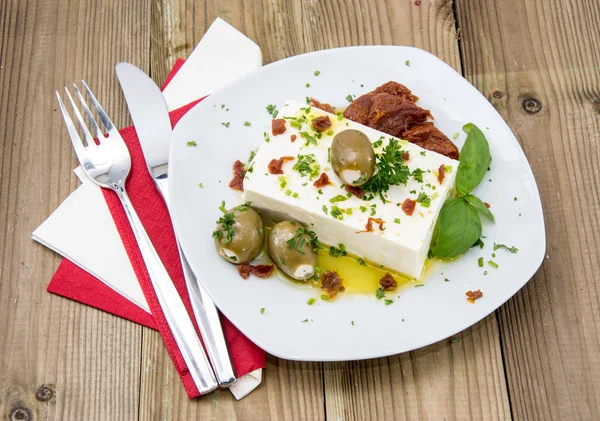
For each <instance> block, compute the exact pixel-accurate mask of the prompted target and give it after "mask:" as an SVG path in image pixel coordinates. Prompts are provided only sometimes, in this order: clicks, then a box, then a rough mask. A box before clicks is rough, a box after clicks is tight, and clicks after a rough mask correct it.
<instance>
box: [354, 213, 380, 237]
mask: <svg viewBox="0 0 600 421" xmlns="http://www.w3.org/2000/svg"><path fill="white" fill-rule="evenodd" d="M373 222H375V223H376V224H379V230H380V231H383V224H385V221H384V220H383V219H381V218H371V217H369V220H368V221H367V223H366V224H365V230H364V231H358V233H361V232H373V231H375V230H374V229H373ZM358 233H357V234H358Z"/></svg>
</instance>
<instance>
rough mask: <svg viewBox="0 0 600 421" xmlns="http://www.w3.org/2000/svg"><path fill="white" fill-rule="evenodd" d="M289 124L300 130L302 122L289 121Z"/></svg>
mask: <svg viewBox="0 0 600 421" xmlns="http://www.w3.org/2000/svg"><path fill="white" fill-rule="evenodd" d="M290 126H292V127H294V128H296V129H298V130H300V129H301V128H302V124H301V123H299V122H297V121H290Z"/></svg>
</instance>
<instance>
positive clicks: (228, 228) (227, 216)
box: [212, 201, 235, 244]
mask: <svg viewBox="0 0 600 421" xmlns="http://www.w3.org/2000/svg"><path fill="white" fill-rule="evenodd" d="M219 210H220V211H221V212H223V216H221V217H220V218H219V219H218V220H217V229H216V230H215V231H213V233H212V236H213V238H218V239H220V238H222V237H223V233H224V232H225V233H226V236H225V244H229V243H231V240H232V239H233V235H234V234H235V227H234V226H233V224H235V217H234V214H233V212H228V211H227V209H226V208H225V201H223V202H221V206H219Z"/></svg>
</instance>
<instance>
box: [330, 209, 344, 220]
mask: <svg viewBox="0 0 600 421" xmlns="http://www.w3.org/2000/svg"><path fill="white" fill-rule="evenodd" d="M331 216H333V217H334V218H335V219H339V220H340V221H341V220H343V219H344V215H342V212H341V211H340V208H338V207H337V206H332V207H331Z"/></svg>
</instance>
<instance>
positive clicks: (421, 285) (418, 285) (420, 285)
mask: <svg viewBox="0 0 600 421" xmlns="http://www.w3.org/2000/svg"><path fill="white" fill-rule="evenodd" d="M424 286H425V284H417V285H415V288H417V287H424Z"/></svg>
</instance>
